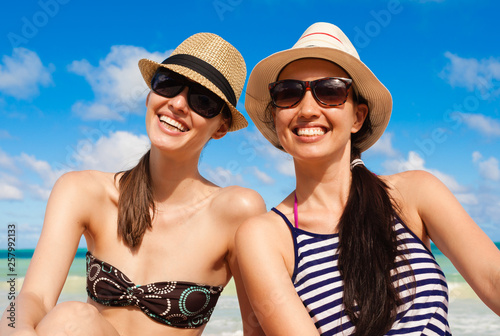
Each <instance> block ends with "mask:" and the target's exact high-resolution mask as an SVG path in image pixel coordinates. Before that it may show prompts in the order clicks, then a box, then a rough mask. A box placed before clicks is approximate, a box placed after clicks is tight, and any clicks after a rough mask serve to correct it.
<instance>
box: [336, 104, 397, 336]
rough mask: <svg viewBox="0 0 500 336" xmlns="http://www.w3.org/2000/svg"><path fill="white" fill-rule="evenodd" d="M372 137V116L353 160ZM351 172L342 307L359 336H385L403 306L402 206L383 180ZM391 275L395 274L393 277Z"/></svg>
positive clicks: (342, 239)
mask: <svg viewBox="0 0 500 336" xmlns="http://www.w3.org/2000/svg"><path fill="white" fill-rule="evenodd" d="M355 101H357V103H358V104H366V105H367V106H368V103H367V102H366V101H365V100H364V99H363V98H362V97H355ZM371 132H372V125H371V122H370V118H369V117H367V118H366V120H365V122H364V124H363V126H362V127H361V129H360V130H359V131H358V132H357V133H354V134H352V135H351V161H352V160H354V159H357V158H360V157H361V151H360V149H359V148H358V145H359V143H360V142H361V141H362V140H363V139H365V138H366V137H367V136H368V135H370V134H371ZM351 173H352V179H351V180H352V182H351V188H350V191H349V196H348V199H347V203H346V206H345V208H344V212H343V213H342V216H341V218H340V220H339V224H338V230H339V259H338V267H339V271H340V274H341V275H342V278H343V280H344V297H343V303H344V306H345V311H346V314H347V315H348V316H349V318H350V320H351V322H352V323H353V325H354V326H355V331H356V335H357V336H360V335H366V336H368V335H369V336H377V335H384V334H385V333H386V332H387V331H388V330H390V329H391V326H392V324H393V323H394V320H395V319H396V314H397V308H398V306H399V305H401V304H402V300H401V298H400V296H399V293H398V291H397V289H396V288H395V286H394V284H393V280H394V279H399V275H398V273H397V269H396V267H395V261H396V257H397V256H398V244H397V235H396V232H395V231H394V220H395V214H396V211H397V205H396V204H395V202H394V201H393V200H392V199H391V197H390V194H389V193H388V186H387V185H386V184H385V183H384V181H382V180H381V179H380V178H379V177H378V176H377V175H375V174H373V173H372V172H371V171H370V170H368V169H367V168H366V167H365V166H364V165H357V166H354V167H353V168H352V171H351ZM403 260H404V261H403V262H404V263H406V259H405V258H404V257H403ZM391 270H394V271H395V272H396V273H395V274H393V275H391Z"/></svg>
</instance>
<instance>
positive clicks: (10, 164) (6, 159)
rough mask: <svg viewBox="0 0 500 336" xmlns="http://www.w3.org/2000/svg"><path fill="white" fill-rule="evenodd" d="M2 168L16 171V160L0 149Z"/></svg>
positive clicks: (0, 166) (0, 164)
mask: <svg viewBox="0 0 500 336" xmlns="http://www.w3.org/2000/svg"><path fill="white" fill-rule="evenodd" d="M0 168H4V169H8V170H11V171H16V165H15V163H14V158H13V157H11V156H10V155H8V154H7V153H5V152H4V151H3V150H2V149H1V148H0Z"/></svg>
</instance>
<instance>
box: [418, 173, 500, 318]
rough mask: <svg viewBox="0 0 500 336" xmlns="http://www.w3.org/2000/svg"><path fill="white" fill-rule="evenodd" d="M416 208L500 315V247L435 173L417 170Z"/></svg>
mask: <svg viewBox="0 0 500 336" xmlns="http://www.w3.org/2000/svg"><path fill="white" fill-rule="evenodd" d="M412 185H413V186H414V188H415V189H414V190H416V191H417V194H416V198H415V203H416V209H417V211H418V214H419V215H420V218H421V219H422V222H423V224H424V226H425V229H426V230H427V232H428V234H429V237H430V238H431V239H432V241H433V242H434V243H435V244H436V246H437V247H438V248H439V249H440V250H441V251H442V252H443V253H444V254H445V255H446V256H447V257H448V258H449V259H450V260H451V262H452V263H453V265H455V267H456V268H457V270H458V271H459V272H460V274H462V276H463V277H464V279H465V280H466V281H467V282H468V283H469V285H470V286H471V287H472V289H473V290H474V291H475V292H476V294H477V295H478V296H479V297H480V298H481V300H483V302H484V303H485V304H486V305H487V306H488V307H490V308H491V309H492V310H493V311H494V312H495V313H496V314H498V315H500V251H499V250H498V248H497V247H496V246H495V244H494V243H493V242H492V241H491V240H490V238H489V237H488V236H487V235H486V234H485V233H484V232H483V231H482V230H481V228H480V227H479V226H478V225H477V224H476V223H475V222H474V221H473V220H472V218H471V217H470V216H469V215H468V214H467V212H466V211H465V210H464V208H463V207H462V206H461V205H460V203H459V202H458V200H457V199H456V198H455V197H454V196H453V194H452V193H451V192H450V191H449V190H448V188H446V186H445V185H444V184H443V183H441V182H440V181H439V180H438V179H437V178H435V177H434V176H432V175H430V174H428V173H424V172H415V174H414V178H413V182H412Z"/></svg>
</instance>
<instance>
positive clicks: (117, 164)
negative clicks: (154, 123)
mask: <svg viewBox="0 0 500 336" xmlns="http://www.w3.org/2000/svg"><path fill="white" fill-rule="evenodd" d="M150 144H151V143H150V141H149V138H148V137H147V136H146V135H135V134H132V133H129V132H124V131H117V132H114V133H110V135H109V136H102V137H101V138H99V140H97V141H96V142H94V143H92V142H91V141H90V140H88V139H85V140H80V142H79V143H78V145H77V146H76V148H78V149H79V150H78V151H77V152H76V153H74V154H73V159H74V161H75V162H78V163H79V164H78V168H79V169H93V170H100V171H106V172H117V171H121V170H125V169H130V168H132V167H133V166H135V165H136V164H137V162H138V161H139V159H140V158H141V157H142V156H143V155H144V153H146V152H147V150H148V149H149V147H150Z"/></svg>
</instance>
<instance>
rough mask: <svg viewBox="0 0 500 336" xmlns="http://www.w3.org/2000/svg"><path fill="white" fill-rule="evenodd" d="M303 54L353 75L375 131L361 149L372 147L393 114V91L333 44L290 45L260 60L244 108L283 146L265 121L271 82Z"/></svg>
mask: <svg viewBox="0 0 500 336" xmlns="http://www.w3.org/2000/svg"><path fill="white" fill-rule="evenodd" d="M303 58H320V59H325V60H327V61H331V62H333V63H335V64H337V65H339V66H340V67H342V68H343V69H344V70H345V71H346V72H347V73H348V74H349V75H350V76H351V78H352V80H353V83H354V84H353V85H354V88H355V90H356V92H357V93H358V94H359V95H361V96H362V97H363V98H365V99H366V100H367V101H368V107H369V110H370V112H369V118H370V120H371V123H372V131H373V132H372V134H371V135H369V136H368V137H367V138H365V139H364V140H363V141H362V142H361V143H360V144H359V147H360V150H361V151H362V152H363V151H365V150H367V149H368V148H370V147H371V146H372V145H373V144H374V143H375V142H377V140H378V139H379V138H380V137H381V136H382V134H383V133H384V130H385V128H386V127H387V125H388V123H389V120H390V118H391V111H392V97H391V94H390V93H389V90H387V88H386V87H385V86H384V85H383V84H382V83H381V82H380V81H379V80H378V79H377V77H376V76H375V75H374V74H373V73H372V72H371V70H370V69H369V68H368V67H367V66H366V65H365V64H364V63H363V62H361V61H360V60H359V59H357V58H356V57H354V56H352V55H350V54H348V53H346V52H344V51H342V50H338V49H333V48H326V47H307V48H295V49H288V50H284V51H280V52H277V53H275V54H272V55H271V56H269V57H267V58H265V59H263V60H262V61H260V62H259V63H258V64H257V65H256V66H255V67H254V69H253V70H252V73H251V74H250V78H249V79H248V83H247V89H246V96H245V109H246V110H247V113H248V115H249V116H250V118H252V120H253V122H254V124H255V126H256V127H257V128H258V129H259V131H260V132H261V133H262V135H264V137H265V138H266V139H267V140H269V141H270V142H271V143H272V144H273V145H274V146H275V147H277V148H280V145H279V140H278V136H277V134H276V132H275V131H274V129H272V128H270V127H269V125H268V124H267V123H266V122H265V120H266V117H265V113H266V108H267V106H268V105H269V103H270V102H271V97H270V95H269V90H268V85H269V83H272V82H275V81H276V80H277V78H278V75H279V73H280V71H281V70H282V69H283V68H284V67H285V66H286V65H287V64H289V63H290V62H293V61H296V60H299V59H303ZM280 149H281V148H280Z"/></svg>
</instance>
